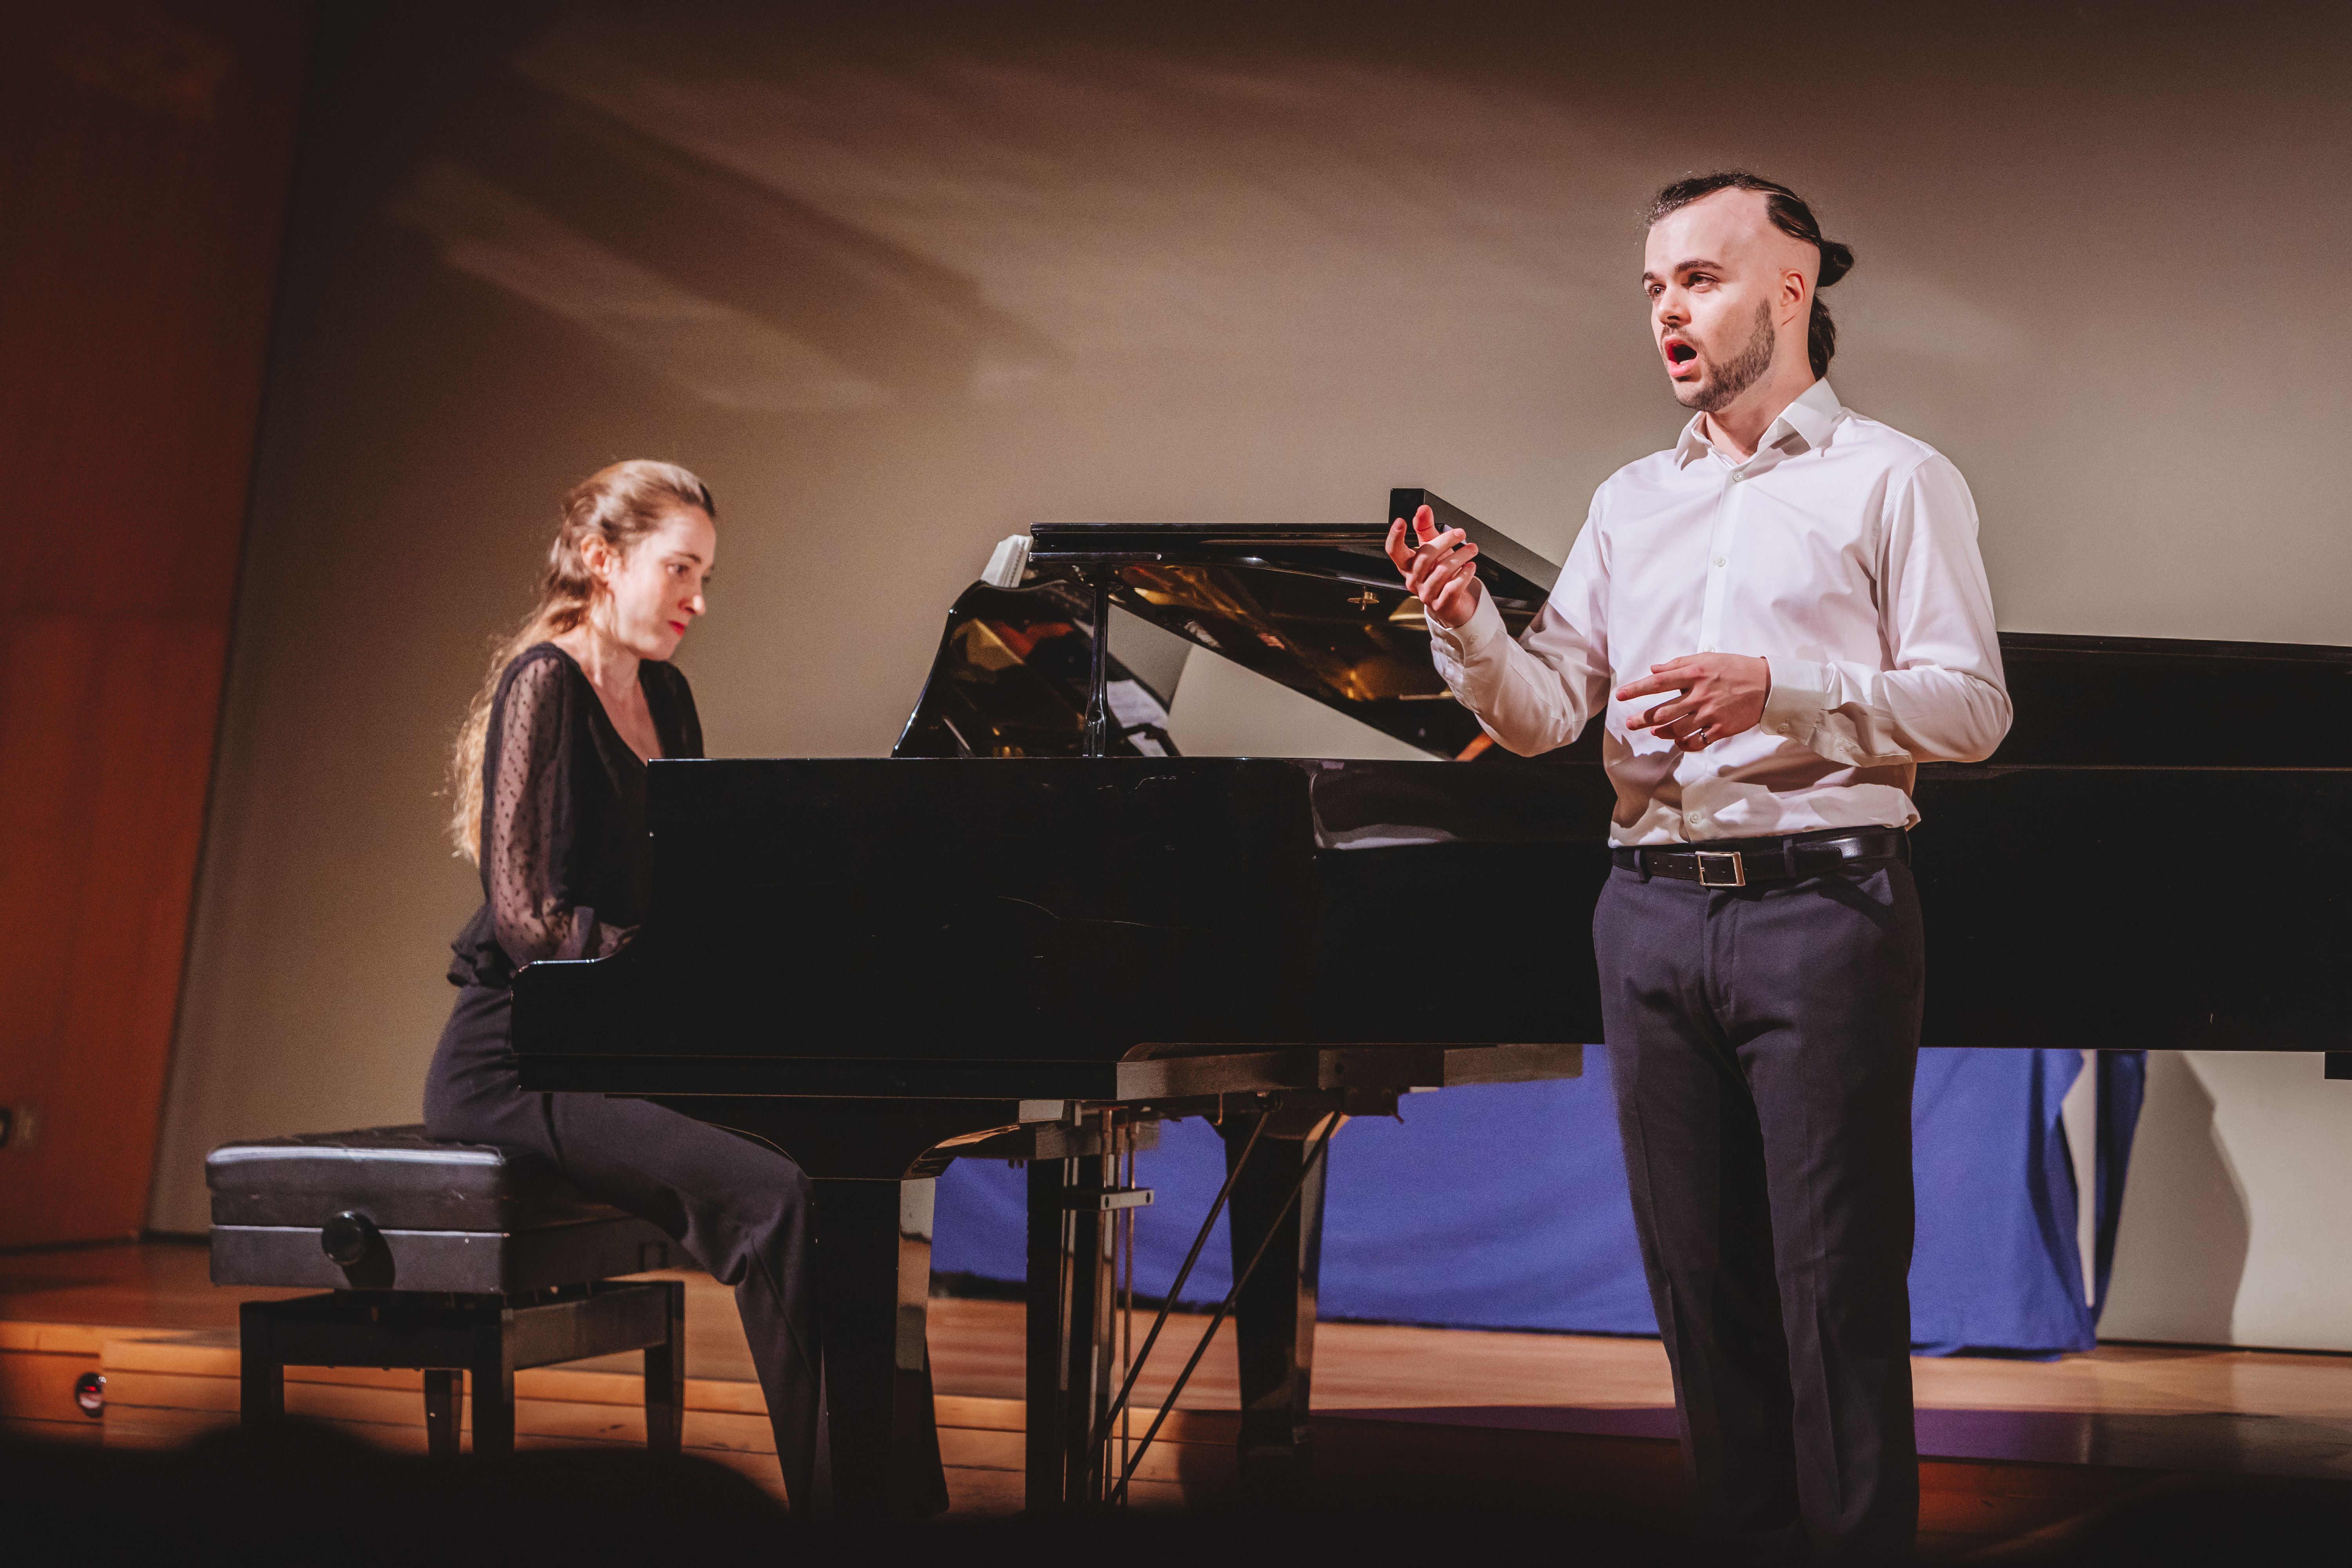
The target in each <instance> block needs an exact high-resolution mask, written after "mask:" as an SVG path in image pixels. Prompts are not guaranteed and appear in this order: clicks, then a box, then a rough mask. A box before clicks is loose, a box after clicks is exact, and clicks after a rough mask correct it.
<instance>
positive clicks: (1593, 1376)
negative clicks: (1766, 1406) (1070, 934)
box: [0, 1242, 2352, 1557]
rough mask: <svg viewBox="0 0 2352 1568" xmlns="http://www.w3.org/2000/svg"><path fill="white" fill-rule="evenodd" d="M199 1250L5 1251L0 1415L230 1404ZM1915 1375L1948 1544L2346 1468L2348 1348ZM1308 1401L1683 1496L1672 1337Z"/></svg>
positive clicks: (752, 1431) (699, 1400)
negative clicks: (81, 1401)
mask: <svg viewBox="0 0 2352 1568" xmlns="http://www.w3.org/2000/svg"><path fill="white" fill-rule="evenodd" d="M205 1264H206V1260H205V1249H204V1247H202V1246H201V1245H200V1244H191V1243H172V1242H149V1243H143V1244H123V1245H121V1246H110V1247H88V1248H74V1249H56V1250H46V1251H36V1252H22V1253H15V1254H0V1427H4V1428H5V1429H6V1430H8V1431H11V1432H13V1433H15V1434H16V1435H19V1436H40V1437H46V1438H49V1439H52V1440H59V1441H69V1442H97V1443H104V1444H106V1445H109V1446H115V1445H121V1446H127V1447H159V1446H167V1445H171V1444H174V1443H178V1442H183V1441H185V1440H187V1439H189V1438H191V1437H193V1436H197V1435H199V1434H200V1433H202V1432H204V1431H205V1430H206V1429H208V1428H211V1427H214V1426H220V1425H223V1424H226V1423H228V1422H230V1421H233V1420H234V1413H235V1409H236V1303H237V1301H238V1300H242V1299H244V1298H246V1297H247V1296H253V1295H262V1294H269V1293H267V1292H255V1291H234V1290H215V1289H214V1288H213V1287H212V1286H211V1285H210V1284H209V1283H208V1282H207V1281H206V1278H205ZM678 1277H680V1278H685V1279H687V1280H688V1309H687V1322H688V1339H689V1343H688V1353H687V1373H688V1380H689V1381H688V1426H687V1441H688V1446H689V1447H693V1448H694V1449H696V1450H698V1451H699V1452H702V1453H704V1454H706V1455H708V1456H709V1457H710V1458H716V1459H719V1460H720V1461H722V1462H725V1463H729V1464H730V1465H733V1466H735V1467H737V1468H741V1469H744V1470H746V1471H748V1472H749V1473H751V1475H753V1476H755V1477H757V1478H758V1479H761V1480H762V1481H763V1482H765V1483H767V1484H768V1485H770V1486H775V1485H776V1469H775V1461H774V1458H773V1448H772V1443H771V1442H770V1440H769V1438H768V1436H767V1432H766V1429H765V1428H766V1424H765V1421H764V1419H763V1416H762V1412H763V1410H764V1405H763V1404H762V1402H761V1396H760V1391H759V1387H758V1384H756V1383H755V1382H754V1381H753V1379H752V1373H751V1358H750V1355H749V1352H748V1351H747V1350H746V1348H745V1346H744V1342H743V1336H742V1332H741V1330H740V1326H739V1325H738V1323H737V1321H736V1317H735V1312H734V1306H733V1302H732V1301H731V1300H729V1292H727V1291H726V1290H725V1289H721V1288H720V1287H719V1286H717V1285H715V1284H713V1283H712V1282H711V1281H710V1280H709V1279H707V1278H705V1277H703V1276H700V1275H687V1276H678ZM293 1293H294V1292H278V1293H277V1294H293ZM1145 1321H1148V1320H1144V1321H1139V1324H1138V1332H1140V1331H1141V1329H1142V1327H1143V1326H1144V1322H1145ZM1204 1322H1205V1319H1203V1318H1200V1317H1191V1316H1186V1317H1180V1318H1178V1319H1176V1320H1174V1321H1172V1322H1171V1326H1170V1329H1169V1331H1168V1334H1167V1336H1166V1337H1165V1338H1164V1339H1163V1342H1162V1349H1161V1351H1160V1353H1159V1354H1158V1355H1157V1356H1156V1357H1155V1358H1154V1362H1155V1365H1154V1368H1153V1369H1152V1371H1151V1372H1150V1373H1147V1375H1146V1376H1145V1378H1144V1379H1143V1380H1142V1383H1141V1384H1140V1385H1139V1390H1140V1392H1139V1401H1138V1402H1139V1405H1142V1406H1143V1408H1144V1409H1145V1410H1146V1411H1147V1412H1148V1411H1149V1410H1150V1409H1153V1408H1156V1407H1157V1405H1158V1404H1159V1402H1160V1398H1161V1396H1162V1395H1163V1394H1164V1393H1165V1391H1166V1388H1167V1384H1168V1378H1169V1376H1170V1375H1171V1373H1172V1372H1173V1370H1174V1368H1176V1367H1177V1366H1181V1364H1182V1361H1183V1358H1184V1356H1185V1355H1186V1354H1187V1353H1188V1352H1190V1350H1191V1347H1192V1343H1193V1342H1194V1341H1195V1339H1196V1338H1197V1337H1198V1334H1199V1332H1200V1329H1201V1327H1202V1324H1203V1323H1204ZM931 1351H932V1358H933V1365H934V1372H935V1380H936V1384H937V1391H938V1394H939V1395H940V1424H941V1428H942V1439H941V1440H942V1445H943V1447H944V1449H945V1451H946V1454H947V1457H948V1460H949V1463H950V1487H951V1490H952V1492H953V1494H954V1497H955V1500H956V1507H957V1509H958V1510H959V1511H964V1512H974V1513H987V1512H1002V1511H1007V1510H1013V1509H1017V1508H1018V1507H1019V1503H1020V1490H1021V1463H1022V1455H1021V1436H1020V1431H1021V1411H1020V1404H1019V1399H1020V1394H1021V1377H1022V1333H1021V1309H1020V1307H1019V1305H1018V1304H1017V1303H1013V1302H1009V1301H990V1300H955V1299H940V1300H934V1301H933V1302H932V1303H931ZM636 1359H637V1358H635V1356H619V1357H612V1358H607V1360H605V1361H603V1362H585V1363H575V1364H573V1365H571V1366H567V1367H561V1368H546V1369H541V1370H538V1371H533V1372H527V1373H523V1374H521V1376H520V1379H519V1390H518V1392H519V1395H520V1410H519V1424H520V1428H521V1431H522V1433H523V1434H524V1438H523V1440H524V1441H525V1442H526V1443H547V1444H563V1443H611V1442H636V1441H641V1440H642V1434H643V1422H642V1418H641V1416H640V1415H638V1413H637V1411H636V1410H635V1409H634V1408H633V1406H635V1405H637V1404H638V1402H639V1400H640V1398H641V1392H640V1390H641V1385H640V1384H639V1383H638V1379H637V1372H638V1368H637V1364H636ZM1914 1370H1915V1373H1916V1379H1917V1389H1918V1404H1919V1416H1918V1430H1919V1437H1920V1447H1921V1451H1922V1453H1923V1455H1925V1456H1927V1464H1926V1465H1925V1467H1924V1474H1923V1485H1924V1487H1925V1490H1926V1494H1927V1496H1926V1500H1925V1502H1924V1504H1923V1515H1922V1526H1923V1532H1924V1534H1925V1537H1926V1541H1925V1544H1927V1546H1929V1547H1930V1548H1932V1549H1933V1550H1934V1554H1936V1555H1938V1556H1944V1557H1950V1556H1954V1555H1958V1554H1960V1553H1962V1552H1966V1551H1969V1550H1973V1549H1975V1548H1979V1547H1982V1546H1986V1545H1990V1544H1993V1543H1996V1542H2004V1541H2009V1540H2013V1539H2016V1538H2018V1537H2020V1536H2022V1535H2026V1534H2028V1533H2031V1532H2032V1531H2036V1530H2042V1529H2046V1528H2050V1527H2053V1526H2059V1525H2063V1521H2066V1520H2068V1519H2070V1518H2073V1517H2075V1516H2078V1515H2080V1514H2082V1513H2084V1512H2085V1511H2086V1510H2091V1509H2094V1508H2096V1507H2098V1506H2101V1505H2103V1504H2105V1503H2108V1502H2111V1501H2113V1500H2116V1499H2117V1498H2120V1497H2124V1496H2126V1495H2128V1494H2130V1493H2131V1492H2133V1491H2134V1490H2136V1489H2141V1488H2145V1487H2147V1486H2148V1485H2149V1484H2151V1483H2155V1482H2158V1481H2162V1480H2165V1479H2169V1478H2177V1477H2179V1476H2180V1475H2183V1474H2192V1475H2214V1474H2224V1475H2256V1476H2272V1477H2285V1478H2298V1479H2307V1480H2332V1481H2337V1482H2348V1483H2352V1356H2341V1355H2311V1354H2294V1353H2286V1352H2263V1351H2230V1350H2211V1349H2192V1348H2178V1347H2161V1346H2145V1345H2106V1346H2102V1347H2101V1348H2100V1349H2098V1350H2097V1351H2095V1352H2092V1353H2089V1354H2086V1355H2076V1356H2069V1357H2066V1358H2064V1359H2063V1360H2059V1361H2055V1362H2047V1363H2034V1362H2021V1361H1998V1360H1986V1359H1977V1358H1951V1359H1944V1360H1927V1359H1922V1360H1919V1361H1916V1362H1915V1363H1914ZM89 1371H96V1372H101V1373H104V1374H105V1376H106V1378H107V1390H106V1408H105V1410H104V1413H103V1415H101V1416H100V1417H97V1418H92V1417H89V1416H86V1415H82V1414H81V1413H80V1412H79V1410H78V1409H77V1408H76V1406H75V1405H74V1401H73V1394H72V1389H73V1384H74V1380H75V1379H76V1377H78V1376H79V1374H80V1373H83V1372H89ZM417 1386H418V1384H417V1376H416V1374H415V1373H385V1372H378V1371H375V1370H373V1369H318V1370H315V1371H309V1372H291V1373H289V1389H288V1403H289V1409H291V1410H294V1411H296V1412H298V1413H303V1414H308V1415H313V1416H316V1417H318V1418H320V1419H326V1420H331V1421H335V1422H338V1423H341V1424H346V1425H348V1426H350V1427H351V1428H352V1429H353V1430H357V1431H361V1432H363V1433H365V1434H366V1435H368V1436H371V1437H372V1438H373V1439H374V1440H376V1441H378V1442H380V1443H383V1444H384V1445H386V1446H389V1447H402V1448H421V1447H423V1442H424V1426H423V1405H422V1400H421V1396H420V1395H419V1394H418V1393H417V1392H416V1390H417ZM1236 1404H1237V1398H1236V1393H1235V1386H1234V1364H1233V1358H1232V1353H1231V1350H1230V1345H1229V1342H1226V1341H1225V1339H1224V1336H1223V1335H1221V1336H1220V1342H1219V1344H1218V1345H1217V1346H1216V1347H1215V1348H1213V1350H1212V1351H1211V1352H1210V1354H1209V1356H1208V1357H1207V1359H1206V1360H1205V1361H1204V1362H1203V1363H1202V1368H1201V1370H1200V1372H1199V1373H1196V1374H1195V1376H1194V1378H1193V1380H1192V1384H1191V1385H1190V1386H1189V1387H1188V1388H1187V1389H1186V1391H1185V1394H1184V1397H1183V1400H1182V1403H1181V1407H1180V1414H1179V1415H1178V1416H1177V1417H1176V1418H1175V1419H1174V1420H1172V1421H1171V1424H1170V1428H1169V1431H1168V1432H1167V1434H1165V1435H1164V1436H1163V1439H1162V1442H1161V1444H1160V1445H1158V1446H1156V1447H1155V1448H1154V1450H1153V1452H1152V1454H1151V1455H1150V1457H1149V1458H1148V1459H1147V1461H1146V1466H1145V1468H1144V1470H1143V1471H1142V1472H1141V1476H1142V1479H1143V1484H1141V1485H1139V1500H1140V1501H1143V1502H1146V1503H1148V1504H1150V1505H1154V1506H1174V1505H1181V1504H1186V1503H1196V1504H1197V1503H1213V1502H1216V1501H1218V1500H1221V1499H1223V1498H1225V1497H1227V1496H1229V1495H1230V1494H1231V1492H1232V1489H1233V1486H1234V1481H1233V1460H1232V1456H1231V1442H1232V1437H1233V1431H1234V1416H1233V1415H1232V1414H1231V1413H1232V1412H1233V1411H1234V1408H1235V1406H1236ZM1315 1405H1316V1411H1317V1417H1316V1423H1315V1437H1314V1442H1315V1445H1316V1456H1317V1461H1316V1476H1317V1486H1318V1490H1327V1489H1330V1490H1336V1491H1337V1492H1339V1493H1346V1492H1348V1491H1350V1490H1360V1491H1361V1492H1363V1493H1365V1494H1366V1495H1377V1496H1381V1497H1384V1498H1391V1499H1392V1498H1395V1497H1397V1496H1400V1495H1406V1494H1412V1493H1417V1492H1427V1493H1430V1494H1432V1495H1443V1496H1444V1497H1447V1498H1460V1497H1462V1496H1464V1495H1465V1490H1466V1491H1467V1492H1478V1493H1482V1494H1485V1495H1491V1496H1494V1497H1496V1498H1497V1499H1498V1500H1509V1501H1514V1502H1516V1503H1517V1504H1519V1505H1521V1506H1541V1505H1542V1504H1544V1503H1546V1502H1548V1501H1557V1502H1559V1503H1560V1504H1562V1505H1563V1506H1572V1505H1574V1504H1575V1503H1576V1501H1577V1500H1579V1499H1580V1498H1583V1499H1586V1500H1607V1501H1609V1502H1611V1503H1612V1504H1616V1505H1622V1504H1624V1503H1625V1502H1626V1501H1627V1500H1629V1499H1630V1500H1633V1501H1635V1502H1637V1503H1638V1502H1642V1501H1643V1500H1647V1501H1649V1502H1652V1503H1654V1505H1655V1506H1656V1507H1657V1508H1659V1509H1660V1510H1666V1511H1674V1510H1677V1509H1678V1508H1679V1506H1680V1494H1681V1488H1682V1480H1681V1472H1680V1465H1679V1459H1678V1457H1677V1455H1676V1453H1675V1447H1674V1444H1673V1436H1674V1412H1673V1396H1672V1393H1671V1390H1670V1388H1669V1385H1668V1382H1667V1376H1666V1365H1665V1358H1664V1352H1662V1351H1661V1350H1660V1348H1659V1346H1658V1343H1657V1342H1656V1341H1654V1340H1643V1339H1609V1338H1600V1337H1590V1336H1581V1335H1572V1334H1530V1333H1495V1332H1486V1331H1470V1330H1448V1329H1427V1328H1409V1327H1397V1326H1390V1325H1381V1324H1369V1323H1326V1324H1324V1325H1322V1326H1321V1328H1320V1329H1319V1330H1318V1334H1317V1342H1316V1369H1315ZM1142 1425H1143V1421H1142V1419H1140V1418H1139V1420H1138V1422H1137V1427H1136V1429H1137V1431H1138V1432H1139V1431H1140V1430H1141V1426H1142Z"/></svg>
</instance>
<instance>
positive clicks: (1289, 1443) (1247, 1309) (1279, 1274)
mask: <svg viewBox="0 0 2352 1568" xmlns="http://www.w3.org/2000/svg"><path fill="white" fill-rule="evenodd" d="M1277 1114H1278V1113H1277ZM1255 1120H1256V1119H1255V1117H1250V1116H1241V1115H1233V1114H1228V1115H1227V1116H1226V1117H1225V1119H1224V1121H1223V1125H1222V1126H1221V1127H1220V1128H1219V1129H1218V1131H1220V1132H1222V1133H1223V1135H1224V1140H1225V1165H1226V1169H1227V1170H1228V1171H1229V1172H1230V1171H1231V1169H1232V1168H1233V1165H1234V1162H1235V1161H1236V1160H1238V1159H1239V1158H1240V1156H1241V1152H1242V1150H1243V1149H1244V1147H1246V1146H1247V1144H1248V1142H1249V1135H1250V1130H1251V1126H1252V1124H1253V1123H1254V1122H1255ZM1293 1120H1295V1119H1293V1118H1286V1119H1285V1121H1286V1122H1288V1121H1293ZM1306 1134H1307V1129H1305V1128H1301V1129H1299V1130H1298V1131H1292V1130H1291V1128H1290V1127H1289V1126H1288V1125H1277V1126H1275V1127H1269V1128H1267V1129H1266V1131H1265V1136H1264V1137H1262V1138H1260V1139H1259V1140H1258V1144H1257V1149H1256V1152H1254V1153H1252V1154H1251V1155H1250V1158H1249V1163H1248V1164H1246V1165H1244V1167H1243V1168H1242V1173H1241V1179H1240V1180H1239V1181H1237V1182H1235V1183H1234V1192H1233V1197H1232V1198H1231V1199H1230V1200H1229V1201H1230V1204H1231V1219H1230V1221H1229V1223H1230V1226H1231V1234H1232V1237H1233V1248H1234V1273H1235V1274H1236V1275H1239V1273H1240V1272H1241V1270H1242V1269H1243V1268H1245V1267H1247V1266H1248V1263H1249V1260H1250V1258H1251V1257H1252V1256H1253V1255H1254V1254H1255V1252H1256V1251H1257V1247H1258V1243H1259V1242H1260V1241H1263V1240H1265V1239H1266V1237H1267V1233H1268V1232H1269V1231H1272V1232H1273V1239H1272V1241H1271V1243H1270V1244H1269V1245H1268V1247H1267V1248H1266V1254H1265V1260H1264V1261H1263V1262H1261V1263H1260V1264H1259V1265H1258V1267H1257V1272H1256V1273H1255V1275H1254V1276H1252V1277H1251V1279H1250V1282H1249V1286H1248V1288H1247V1289H1244V1291H1243V1292H1242V1293H1241V1297H1240V1299H1239V1300H1236V1301H1235V1302H1234V1351H1235V1353H1236V1354H1237V1356H1238V1357H1239V1360H1240V1363H1241V1395H1242V1432H1241V1453H1240V1459H1241V1484H1242V1495H1243V1497H1244V1498H1245V1499H1247V1500H1251V1501H1254V1502H1275V1503H1301V1502H1304V1501H1305V1500H1307V1394H1308V1384H1309V1382H1310V1380H1311V1376H1312V1373H1313V1372H1314V1367H1315V1308H1316V1278H1317V1274H1318V1268H1319V1266H1320V1262H1321V1258H1322V1253H1323V1176H1324V1173H1325V1172H1326V1171H1327V1170H1328V1169H1329V1163H1328V1161H1318V1162H1317V1163H1316V1165H1315V1168H1314V1170H1313V1171H1312V1172H1311V1173H1308V1175H1307V1181H1306V1184H1305V1185H1304V1186H1303V1187H1300V1189H1299V1193H1298V1201H1297V1204H1296V1205H1292V1206H1291V1207H1290V1209H1289V1212H1288V1213H1287V1214H1282V1213H1281V1210H1282V1208H1283V1205H1284V1200H1286V1198H1288V1197H1289V1195H1290V1192H1291V1189H1292V1187H1294V1186H1297V1184H1298V1179H1299V1171H1300V1169H1301V1167H1303V1166H1304V1165H1305V1163H1306V1162H1307V1154H1308V1152H1309V1151H1310V1150H1311V1149H1312V1148H1313V1143H1312V1142H1311V1141H1310V1140H1309V1139H1308V1138H1307V1135H1306ZM1277 1215H1279V1217H1277Z"/></svg>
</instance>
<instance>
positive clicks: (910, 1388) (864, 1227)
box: [815, 1177, 948, 1519]
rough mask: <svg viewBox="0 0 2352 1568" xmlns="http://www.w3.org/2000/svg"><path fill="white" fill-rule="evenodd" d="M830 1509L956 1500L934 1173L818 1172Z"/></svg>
mask: <svg viewBox="0 0 2352 1568" xmlns="http://www.w3.org/2000/svg"><path fill="white" fill-rule="evenodd" d="M815 1185H816V1233H817V1256H818V1258H819V1260H820V1268H819V1275H818V1278H819V1282H820V1283H819V1295H818V1308H817V1310H818V1317H819V1332H820V1333H821V1334H822V1335H823V1337H824V1352H823V1353H824V1411H825V1414H824V1444H823V1449H822V1452H821V1455H820V1458H819V1460H818V1479H817V1492H818V1496H817V1499H816V1503H817V1507H818V1509H819V1510H823V1511H831V1512H841V1513H859V1514H889V1515H895V1516H897V1517H899V1518H908V1519H928V1518H929V1517H930V1516H931V1515H933V1514H936V1513H940V1512H943V1511H945V1510H946V1508H947V1506H948V1496H947V1482H946V1478H945V1477H944V1475H943V1474H942V1473H941V1471H940V1440H939V1430H938V1427H937V1426H936V1425H935V1423H934V1421H933V1418H932V1409H931V1363H930V1352H929V1347H928V1346H927V1345H926V1343H925V1341H924V1330H925V1326H926V1320H927V1318H928V1313H929V1302H930V1293H931V1201H932V1194H933V1190H934V1187H933V1182H932V1180H931V1179H930V1178H929V1177H924V1178H920V1179H918V1180H912V1181H877V1180H847V1179H826V1178H823V1177H820V1178H817V1179H816V1183H815Z"/></svg>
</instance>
